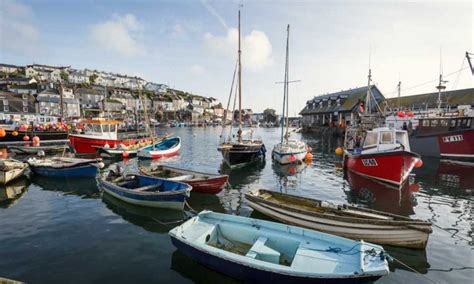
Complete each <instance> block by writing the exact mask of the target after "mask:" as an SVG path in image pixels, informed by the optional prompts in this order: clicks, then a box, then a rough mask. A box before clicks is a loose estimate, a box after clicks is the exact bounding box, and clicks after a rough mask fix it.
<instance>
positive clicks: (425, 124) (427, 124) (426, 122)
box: [422, 120, 430, 127]
mask: <svg viewBox="0 0 474 284" xmlns="http://www.w3.org/2000/svg"><path fill="white" fill-rule="evenodd" d="M422 125H423V127H430V121H429V120H423V123H422Z"/></svg>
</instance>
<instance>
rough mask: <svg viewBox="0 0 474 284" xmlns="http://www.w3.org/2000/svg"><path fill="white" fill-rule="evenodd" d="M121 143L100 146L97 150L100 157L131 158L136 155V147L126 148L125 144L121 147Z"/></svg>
mask: <svg viewBox="0 0 474 284" xmlns="http://www.w3.org/2000/svg"><path fill="white" fill-rule="evenodd" d="M121 145H122V144H119V145H117V146H116V147H114V148H107V147H100V148H98V150H97V152H98V153H99V156H100V157H102V158H106V159H120V158H123V157H127V158H133V157H136V156H137V153H138V149H128V147H127V146H125V147H122V146H121ZM125 153H126V154H125Z"/></svg>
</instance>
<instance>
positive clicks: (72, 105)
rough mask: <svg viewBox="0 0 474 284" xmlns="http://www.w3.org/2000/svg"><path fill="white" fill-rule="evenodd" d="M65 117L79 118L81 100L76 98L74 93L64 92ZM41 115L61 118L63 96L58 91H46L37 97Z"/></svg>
mask: <svg viewBox="0 0 474 284" xmlns="http://www.w3.org/2000/svg"><path fill="white" fill-rule="evenodd" d="M62 96H63V98H62V102H63V111H64V114H63V116H64V117H79V116H80V105H79V100H77V99H76V98H74V95H73V94H72V92H69V90H63V94H62ZM37 100H38V104H39V112H40V114H44V115H50V116H61V95H60V91H59V90H58V89H46V90H44V91H42V92H41V93H39V94H38V96H37Z"/></svg>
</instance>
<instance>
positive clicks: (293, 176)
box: [272, 162, 307, 193]
mask: <svg viewBox="0 0 474 284" xmlns="http://www.w3.org/2000/svg"><path fill="white" fill-rule="evenodd" d="M306 167H307V164H305V163H295V164H288V165H281V164H279V163H276V162H274V163H272V169H273V172H274V173H275V177H276V182H277V183H276V186H277V188H276V190H279V191H280V192H285V193H287V191H288V189H290V190H296V189H297V188H298V185H299V184H301V179H302V176H303V172H304V171H305V169H306Z"/></svg>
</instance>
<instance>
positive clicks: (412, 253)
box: [384, 246, 430, 274]
mask: <svg viewBox="0 0 474 284" xmlns="http://www.w3.org/2000/svg"><path fill="white" fill-rule="evenodd" d="M384 249H385V251H386V252H387V253H388V254H389V255H390V256H392V257H394V258H396V259H397V260H399V261H401V262H402V263H403V264H405V265H408V266H409V267H411V268H413V269H415V270H416V271H418V272H419V273H421V274H426V273H428V269H429V268H430V263H429V262H428V259H427V257H426V250H424V249H423V250H420V249H407V248H400V247H391V246H384ZM405 265H402V264H401V263H399V262H397V261H392V262H389V268H390V271H392V272H393V271H395V270H397V269H401V270H406V271H409V272H413V271H412V270H410V269H409V268H407V267H406V266H405Z"/></svg>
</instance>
